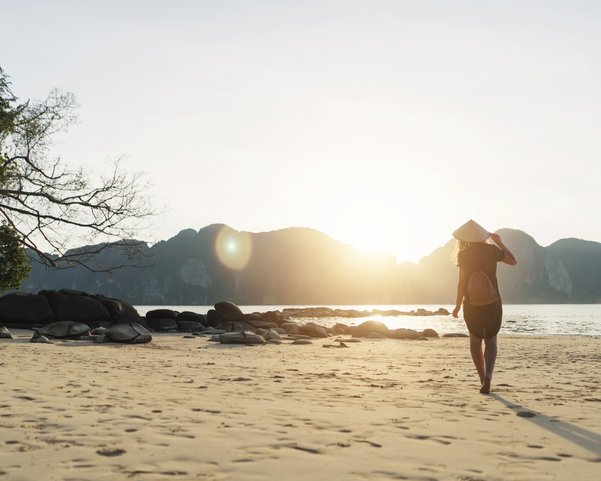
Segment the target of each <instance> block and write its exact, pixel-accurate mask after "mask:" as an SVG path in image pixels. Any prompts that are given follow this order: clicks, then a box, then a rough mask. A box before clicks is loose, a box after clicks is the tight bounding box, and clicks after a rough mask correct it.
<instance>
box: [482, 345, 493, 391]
mask: <svg viewBox="0 0 601 481" xmlns="http://www.w3.org/2000/svg"><path fill="white" fill-rule="evenodd" d="M496 360H497V336H494V337H490V338H488V339H484V366H485V372H484V382H483V383H482V389H480V392H481V393H482V394H488V393H489V392H490V382H491V381H492V373H493V371H494V369H495V361H496Z"/></svg>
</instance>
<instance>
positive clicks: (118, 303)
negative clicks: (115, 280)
mask: <svg viewBox="0 0 601 481" xmlns="http://www.w3.org/2000/svg"><path fill="white" fill-rule="evenodd" d="M92 297H93V298H94V299H96V300H97V301H99V302H100V303H101V304H102V305H103V306H104V307H106V310H107V311H109V314H110V316H111V320H112V321H113V322H114V323H115V324H131V323H132V322H139V321H140V314H139V313H138V311H137V310H136V308H135V307H134V306H132V305H131V304H129V303H127V302H125V301H123V300H121V299H113V298H110V297H105V296H103V295H100V294H99V295H96V296H92Z"/></svg>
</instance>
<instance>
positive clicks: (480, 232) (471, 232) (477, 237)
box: [453, 219, 490, 242]
mask: <svg viewBox="0 0 601 481" xmlns="http://www.w3.org/2000/svg"><path fill="white" fill-rule="evenodd" d="M453 237H454V238H455V239H457V240H460V241H465V242H484V241H485V240H486V239H488V238H489V237H490V233H489V232H488V231H487V230H486V229H485V228H484V227H482V226H481V225H480V224H478V223H477V222H476V221H474V220H472V219H470V220H468V221H467V222H466V223H465V224H463V225H462V226H461V227H459V229H457V230H455V231H454V232H453Z"/></svg>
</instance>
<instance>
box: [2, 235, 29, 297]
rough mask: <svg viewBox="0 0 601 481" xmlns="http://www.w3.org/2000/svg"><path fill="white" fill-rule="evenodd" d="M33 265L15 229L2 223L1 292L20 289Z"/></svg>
mask: <svg viewBox="0 0 601 481" xmlns="http://www.w3.org/2000/svg"><path fill="white" fill-rule="evenodd" d="M30 270H31V267H30V265H29V260H28V259H27V256H26V255H25V249H24V248H23V245H22V244H21V243H20V242H19V239H18V235H17V233H16V232H15V230H14V229H12V228H11V227H10V226H8V225H6V224H0V292H4V291H7V290H9V289H18V288H19V287H20V286H21V282H23V281H24V280H25V279H26V278H27V276H28V275H29V271H30Z"/></svg>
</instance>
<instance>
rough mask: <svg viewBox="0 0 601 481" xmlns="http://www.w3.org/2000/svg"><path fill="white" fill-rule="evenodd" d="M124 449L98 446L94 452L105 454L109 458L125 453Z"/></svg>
mask: <svg viewBox="0 0 601 481" xmlns="http://www.w3.org/2000/svg"><path fill="white" fill-rule="evenodd" d="M125 452H126V451H125V449H119V448H116V449H111V448H100V449H97V450H96V454H100V456H107V457H109V458H112V457H115V456H121V455H122V454H125Z"/></svg>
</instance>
